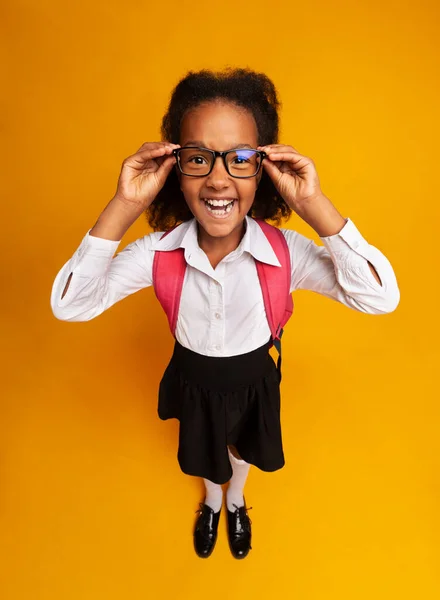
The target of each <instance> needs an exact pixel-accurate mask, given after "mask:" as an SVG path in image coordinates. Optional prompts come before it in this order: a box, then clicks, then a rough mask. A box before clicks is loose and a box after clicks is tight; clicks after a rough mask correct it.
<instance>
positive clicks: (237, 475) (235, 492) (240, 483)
mask: <svg viewBox="0 0 440 600" xmlns="http://www.w3.org/2000/svg"><path fill="white" fill-rule="evenodd" d="M228 452H229V460H230V461H231V466H232V472H233V474H232V477H231V479H230V481H229V487H228V491H227V493H226V502H227V507H228V510H230V511H234V510H235V507H234V504H235V505H236V507H238V508H240V506H244V497H243V488H244V485H245V483H246V479H247V476H248V473H249V469H250V466H251V465H250V464H249V463H247V462H245V461H244V460H243V459H242V458H240V455H239V454H238V452H237V449H236V448H235V447H234V446H228Z"/></svg>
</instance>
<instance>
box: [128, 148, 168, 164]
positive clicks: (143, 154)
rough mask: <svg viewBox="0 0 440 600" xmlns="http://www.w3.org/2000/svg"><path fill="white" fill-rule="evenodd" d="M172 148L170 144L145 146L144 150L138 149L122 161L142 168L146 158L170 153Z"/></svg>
mask: <svg viewBox="0 0 440 600" xmlns="http://www.w3.org/2000/svg"><path fill="white" fill-rule="evenodd" d="M173 150H174V148H171V147H170V146H160V147H158V148H153V149H151V148H145V149H144V150H140V151H139V152H136V154H132V155H131V156H129V157H128V158H127V159H126V160H125V161H124V163H125V164H128V165H129V166H130V167H133V168H139V169H142V168H143V167H144V165H145V163H146V161H147V160H150V159H152V158H159V157H160V156H165V155H167V154H171V153H172V152H173Z"/></svg>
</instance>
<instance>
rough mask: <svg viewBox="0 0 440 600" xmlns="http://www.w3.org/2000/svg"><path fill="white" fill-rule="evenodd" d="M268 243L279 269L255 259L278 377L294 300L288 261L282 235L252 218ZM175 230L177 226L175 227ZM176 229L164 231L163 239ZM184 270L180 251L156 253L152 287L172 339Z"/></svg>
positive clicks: (267, 224)
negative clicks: (277, 355)
mask: <svg viewBox="0 0 440 600" xmlns="http://www.w3.org/2000/svg"><path fill="white" fill-rule="evenodd" d="M255 221H256V222H257V223H258V225H259V226H260V227H261V229H262V231H263V233H264V234H265V235H266V237H267V239H268V240H269V242H270V244H271V246H272V248H273V250H274V252H275V254H276V256H277V258H278V260H279V262H280V264H281V268H280V267H277V266H274V265H269V264H267V263H264V262H260V261H258V260H255V264H256V268H257V273H258V278H259V281H260V286H261V290H262V294H263V300H264V308H265V311H266V316H267V320H268V324H269V328H270V332H271V345H273V346H275V348H276V349H277V351H278V354H279V358H278V370H279V372H280V376H281V336H282V335H283V331H284V330H283V327H284V325H285V324H286V323H287V321H288V320H289V318H290V317H291V316H292V312H293V300H292V296H291V294H290V280H291V261H290V252H289V248H288V246H287V242H286V239H285V237H284V235H283V234H282V232H281V231H280V230H279V229H278V228H277V227H274V226H273V225H269V223H266V221H263V220H261V219H255ZM176 227H177V225H176ZM173 229H175V227H173V228H172V229H170V230H169V231H166V232H165V233H164V234H163V236H162V237H161V238H160V239H163V238H164V237H165V236H166V235H168V234H169V233H170V232H171V231H173ZM185 271H186V261H185V253H184V249H183V248H176V249H175V250H170V251H160V250H156V251H155V253H154V260H153V287H154V291H155V294H156V296H157V299H158V300H159V302H160V304H161V305H162V308H163V309H164V311H165V313H166V315H167V318H168V323H169V326H170V329H171V332H172V334H173V336H175V331H176V325H177V318H178V315H179V306H180V299H181V296H182V287H183V281H184V277H185Z"/></svg>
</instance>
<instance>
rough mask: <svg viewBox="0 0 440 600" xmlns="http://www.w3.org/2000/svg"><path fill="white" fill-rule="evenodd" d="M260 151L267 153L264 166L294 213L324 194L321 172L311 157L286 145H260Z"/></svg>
mask: <svg viewBox="0 0 440 600" xmlns="http://www.w3.org/2000/svg"><path fill="white" fill-rule="evenodd" d="M257 150H264V152H266V154H267V155H268V158H265V159H264V160H263V167H264V168H265V169H266V171H267V173H268V175H269V177H270V178H271V180H272V181H273V183H274V186H275V188H276V190H277V191H278V193H279V194H280V196H281V197H282V198H283V200H284V201H285V203H286V204H287V205H288V206H290V208H291V209H292V210H294V211H295V212H296V211H297V209H299V208H300V207H301V205H302V204H303V203H304V202H306V201H309V200H311V199H313V198H315V197H318V196H321V195H322V191H321V188H320V184H319V177H318V173H317V172H316V168H315V164H314V162H313V160H312V159H311V158H308V157H307V156H303V155H302V154H300V153H299V152H298V151H297V150H295V148H293V147H292V146H284V145H283V144H269V145H267V146H258V148H257Z"/></svg>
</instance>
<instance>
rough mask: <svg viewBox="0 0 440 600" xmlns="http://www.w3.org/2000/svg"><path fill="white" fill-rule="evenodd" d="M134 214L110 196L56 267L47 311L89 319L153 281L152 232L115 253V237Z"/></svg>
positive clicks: (68, 317)
mask: <svg viewBox="0 0 440 600" xmlns="http://www.w3.org/2000/svg"><path fill="white" fill-rule="evenodd" d="M137 217H138V215H133V213H129V212H127V209H126V208H125V206H124V205H121V204H120V203H119V202H118V201H117V199H115V198H114V199H113V200H111V201H110V203H109V204H108V205H107V207H106V208H105V209H104V211H103V213H102V214H101V216H100V217H99V219H98V221H97V222H96V224H95V225H94V227H93V228H92V229H91V230H89V231H88V232H87V233H86V235H85V236H84V238H83V240H82V242H81V244H80V246H79V247H78V248H77V250H76V251H75V253H74V254H73V256H72V257H71V258H70V260H69V261H67V262H66V263H65V264H64V266H63V267H62V268H61V270H60V271H59V272H58V274H57V276H56V278H55V281H54V283H53V286H52V292H51V300H50V302H51V308H52V312H53V314H54V315H55V317H57V318H58V319H60V320H63V321H88V320H90V319H93V318H95V317H97V316H98V315H99V314H101V313H102V312H104V311H105V310H106V309H108V308H110V306H112V305H113V304H115V303H116V302H119V301H120V300H122V299H123V298H125V297H126V296H128V295H129V294H133V293H135V292H137V291H138V290H140V289H142V288H144V287H148V286H150V285H152V259H153V254H154V253H153V252H151V251H150V250H149V248H150V246H151V243H152V240H153V239H155V237H156V235H160V234H151V235H150V236H144V237H143V238H140V239H138V240H136V241H135V242H133V243H131V244H129V245H128V246H126V247H125V248H124V249H123V250H122V252H120V253H119V254H117V255H116V256H115V257H114V258H113V255H114V253H115V252H116V249H117V247H118V246H119V244H120V240H121V238H122V236H123V235H124V233H125V232H126V231H127V229H128V228H129V227H130V225H131V224H132V223H133V222H134V220H135V219H136V218H137Z"/></svg>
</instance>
